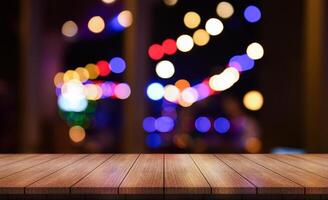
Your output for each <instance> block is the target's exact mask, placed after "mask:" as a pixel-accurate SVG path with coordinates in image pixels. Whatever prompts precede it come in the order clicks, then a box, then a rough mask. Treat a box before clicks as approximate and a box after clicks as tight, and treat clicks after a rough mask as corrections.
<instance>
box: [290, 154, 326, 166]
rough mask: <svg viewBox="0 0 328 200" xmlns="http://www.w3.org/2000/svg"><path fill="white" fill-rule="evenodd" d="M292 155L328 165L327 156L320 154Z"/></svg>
mask: <svg viewBox="0 0 328 200" xmlns="http://www.w3.org/2000/svg"><path fill="white" fill-rule="evenodd" d="M293 156H296V157H298V158H302V159H305V160H308V161H310V162H313V163H317V164H320V165H325V166H328V157H325V156H323V155H320V154H297V155H293Z"/></svg>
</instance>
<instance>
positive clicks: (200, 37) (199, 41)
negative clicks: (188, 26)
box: [192, 29, 210, 46]
mask: <svg viewBox="0 0 328 200" xmlns="http://www.w3.org/2000/svg"><path fill="white" fill-rule="evenodd" d="M192 38H193V40H194V43H195V44H196V45H198V46H204V45H206V44H207V43H208V41H209V40H210V35H209V34H208V33H207V32H206V31H205V30H204V29H198V30H197V31H195V33H194V35H193V36H192Z"/></svg>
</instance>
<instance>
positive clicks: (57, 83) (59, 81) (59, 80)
mask: <svg viewBox="0 0 328 200" xmlns="http://www.w3.org/2000/svg"><path fill="white" fill-rule="evenodd" d="M63 83H64V73H63V72H58V73H57V74H56V75H55V77H54V84H55V86H56V87H57V88H60V87H61V86H62V85H63Z"/></svg>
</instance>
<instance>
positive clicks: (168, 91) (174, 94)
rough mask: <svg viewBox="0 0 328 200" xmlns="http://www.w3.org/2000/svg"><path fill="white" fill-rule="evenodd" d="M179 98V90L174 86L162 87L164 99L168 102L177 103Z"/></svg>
mask: <svg viewBox="0 0 328 200" xmlns="http://www.w3.org/2000/svg"><path fill="white" fill-rule="evenodd" d="M179 96H180V91H179V89H178V88H177V87H176V86H174V85H166V86H165V87H164V98H165V99H166V100H167V101H170V102H177V101H178V99H179Z"/></svg>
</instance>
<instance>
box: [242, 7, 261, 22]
mask: <svg viewBox="0 0 328 200" xmlns="http://www.w3.org/2000/svg"><path fill="white" fill-rule="evenodd" d="M244 17H245V19H246V20H247V21H248V22H250V23H255V22H257V21H259V20H260V19H261V11H260V9H259V8H258V7H256V6H248V7H247V8H246V9H245V11H244Z"/></svg>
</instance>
